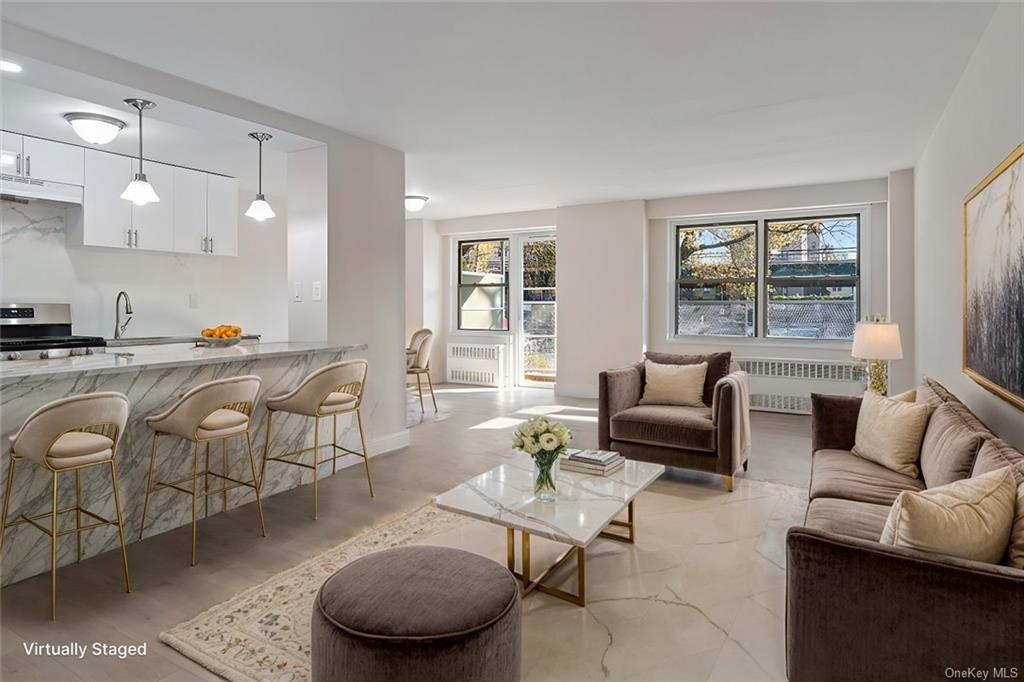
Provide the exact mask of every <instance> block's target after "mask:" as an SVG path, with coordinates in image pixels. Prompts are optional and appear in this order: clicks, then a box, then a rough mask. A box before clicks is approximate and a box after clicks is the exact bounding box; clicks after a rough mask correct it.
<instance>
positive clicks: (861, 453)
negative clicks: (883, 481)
mask: <svg viewBox="0 0 1024 682" xmlns="http://www.w3.org/2000/svg"><path fill="white" fill-rule="evenodd" d="M931 410H932V408H931V407H930V406H928V405H918V404H915V403H908V402H904V401H902V400H893V399H891V398H886V397H884V396H880V395H878V394H877V393H873V392H872V391H866V392H865V393H864V399H863V400H862V401H861V404H860V414H859V415H858V416H857V433H856V435H855V436H854V445H853V454H855V455H857V456H858V457H863V458H864V459H867V460H870V461H872V462H874V463H876V464H881V465H882V466H884V467H886V468H888V469H892V470H893V471H895V472H897V473H900V474H903V475H905V476H913V477H916V476H917V474H918V470H917V460H918V459H919V458H920V456H921V439H922V438H924V431H925V428H926V427H927V426H928V417H929V415H930V413H931Z"/></svg>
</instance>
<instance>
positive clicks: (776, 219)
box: [754, 211, 864, 343]
mask: <svg viewBox="0 0 1024 682" xmlns="http://www.w3.org/2000/svg"><path fill="white" fill-rule="evenodd" d="M840 218H855V219H856V220H857V261H856V266H857V274H856V275H854V276H853V277H837V278H836V281H838V282H847V283H848V282H851V281H852V282H853V285H852V286H853V287H854V292H855V293H854V301H855V302H856V310H855V312H854V316H853V320H854V323H855V324H856V322H857V320H859V319H860V313H861V309H862V306H861V300H862V299H863V297H864V296H863V291H862V289H861V280H862V279H863V244H862V235H863V233H864V229H863V227H864V216H863V214H862V213H860V212H858V211H846V212H840V213H834V214H830V215H821V214H818V213H810V214H800V215H794V214H786V215H785V217H783V216H772V217H766V218H761V219H760V223H761V229H762V230H763V232H764V240H763V241H764V248H763V249H762V251H763V253H762V258H759V259H758V260H759V261H760V263H761V266H760V267H761V270H760V272H761V273H763V276H761V277H760V279H761V280H762V284H763V287H764V296H763V297H762V304H761V306H762V310H761V317H762V319H763V320H764V334H763V335H761V334H759V333H755V335H754V336H755V338H765V339H796V340H800V341H808V342H815V341H833V342H842V343H853V336H852V335H851V336H850V338H848V339H841V338H817V337H815V338H806V337H801V336H781V335H773V334H772V333H771V326H770V325H769V324H768V306H769V305H770V304H771V296H770V295H769V287H770V286H771V285H772V284H773V283H774V282H776V281H778V280H784V281H789V282H792V281H796V282H799V281H800V280H794V278H792V277H790V278H783V277H771V276H770V275H769V272H771V271H770V270H769V268H768V265H769V263H768V259H769V257H770V256H771V249H770V248H769V247H768V224H769V223H783V222H786V221H790V222H800V221H804V222H807V221H812V220H813V221H818V222H824V221H826V220H838V219H840ZM825 280H826V278H824V277H818V278H816V279H811V278H808V279H807V280H805V282H807V283H810V282H821V281H825ZM788 286H807V284H789V285H788ZM840 286H850V284H842V285H840Z"/></svg>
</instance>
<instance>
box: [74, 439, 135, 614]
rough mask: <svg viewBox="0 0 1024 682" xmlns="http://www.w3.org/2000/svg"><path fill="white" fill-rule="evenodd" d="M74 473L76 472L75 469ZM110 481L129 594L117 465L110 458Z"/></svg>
mask: <svg viewBox="0 0 1024 682" xmlns="http://www.w3.org/2000/svg"><path fill="white" fill-rule="evenodd" d="M75 473H78V472H77V471H76V472H75ZM110 481H111V483H113V485H114V509H115V510H116V511H117V534H118V535H119V536H120V538H121V563H122V564H123V565H124V587H125V590H126V591H127V592H128V593H129V594H130V593H131V591H132V578H131V576H130V575H129V574H128V548H127V547H126V546H125V544H124V518H122V517H121V492H120V490H119V488H118V485H117V465H115V464H114V460H113V459H111V460H110Z"/></svg>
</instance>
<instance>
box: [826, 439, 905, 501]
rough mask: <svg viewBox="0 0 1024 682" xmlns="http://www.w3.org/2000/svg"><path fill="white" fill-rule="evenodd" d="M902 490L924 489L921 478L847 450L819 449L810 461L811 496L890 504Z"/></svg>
mask: <svg viewBox="0 0 1024 682" xmlns="http://www.w3.org/2000/svg"><path fill="white" fill-rule="evenodd" d="M904 490H924V482H922V481H921V480H920V479H917V478H912V477H910V476H904V475H903V474H898V473H896V472H895V471H890V470H889V469H886V468H885V467H884V466H882V465H881V464H875V463H874V462H869V461H867V460H866V459H862V458H860V457H858V456H857V455H855V454H853V453H852V452H850V451H849V450H818V451H817V452H816V453H814V459H813V461H812V462H811V491H810V497H811V499H812V500H813V499H816V498H819V497H835V498H839V499H843V500H855V501H857V502H871V503H873V504H884V505H890V504H892V503H893V502H894V501H895V500H896V496H897V495H899V494H900V493H901V492H903V491H904Z"/></svg>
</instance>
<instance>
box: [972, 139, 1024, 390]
mask: <svg viewBox="0 0 1024 682" xmlns="http://www.w3.org/2000/svg"><path fill="white" fill-rule="evenodd" d="M963 317H964V338H963V371H964V373H965V374H967V376H969V377H970V378H971V379H973V380H974V381H976V382H978V383H979V384H981V385H982V386H984V387H985V388H986V389H988V390H989V391H991V392H993V393H995V394H996V395H998V396H1000V397H1001V398H1003V399H1004V400H1007V401H1009V402H1010V403H1012V404H1014V405H1016V406H1017V407H1019V408H1021V409H1024V144H1021V145H1020V146H1018V147H1017V148H1016V149H1014V150H1013V151H1012V152H1011V153H1010V155H1009V156H1007V157H1006V158H1005V159H1004V160H1003V161H1002V163H1000V164H999V165H998V166H996V168H995V169H994V170H993V171H992V172H991V173H989V174H988V175H987V176H986V177H985V179H984V180H982V181H981V182H980V183H978V186H977V187H975V188H974V189H973V190H971V192H970V194H968V195H967V198H966V199H964V315H963Z"/></svg>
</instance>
